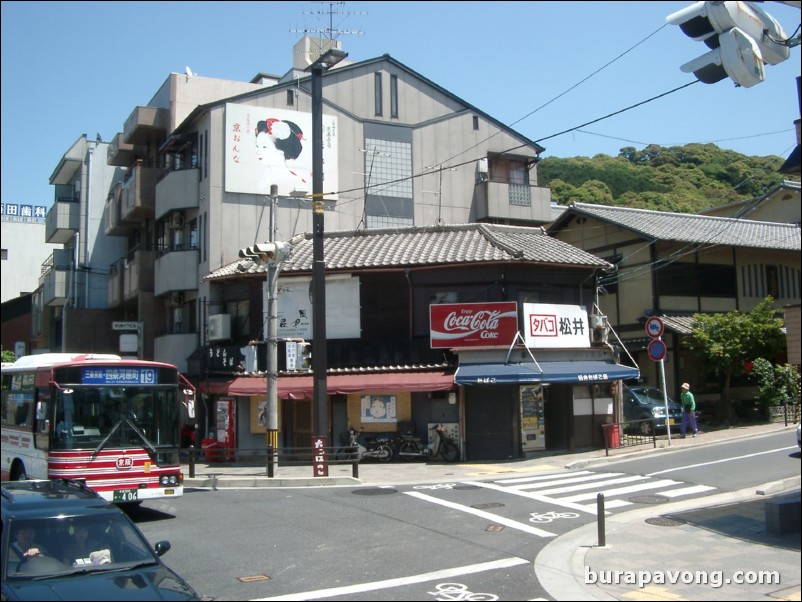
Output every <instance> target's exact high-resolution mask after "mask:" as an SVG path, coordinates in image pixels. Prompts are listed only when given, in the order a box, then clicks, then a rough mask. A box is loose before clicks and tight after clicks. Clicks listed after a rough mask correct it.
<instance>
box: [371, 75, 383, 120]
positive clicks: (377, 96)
mask: <svg viewBox="0 0 802 602" xmlns="http://www.w3.org/2000/svg"><path fill="white" fill-rule="evenodd" d="M373 98H374V101H375V104H376V115H382V74H381V72H378V73H374V74H373Z"/></svg>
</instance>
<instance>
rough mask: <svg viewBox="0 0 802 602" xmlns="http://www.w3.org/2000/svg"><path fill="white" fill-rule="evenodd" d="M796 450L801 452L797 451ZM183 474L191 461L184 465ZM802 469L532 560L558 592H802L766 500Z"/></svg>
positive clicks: (736, 434)
mask: <svg viewBox="0 0 802 602" xmlns="http://www.w3.org/2000/svg"><path fill="white" fill-rule="evenodd" d="M795 428H796V426H795V425H789V426H784V425H783V424H764V425H756V426H744V427H736V428H729V429H720V430H716V431H711V432H706V433H702V434H700V435H699V436H697V437H695V438H686V439H679V438H676V437H672V441H671V445H668V441H667V440H666V438H665V437H663V438H662V439H659V440H658V446H657V448H656V449H655V448H653V447H652V446H651V445H649V446H643V447H642V448H636V449H632V448H627V449H617V450H610V455H609V456H607V455H605V451H604V450H603V449H601V450H591V451H582V452H576V453H560V454H552V455H542V456H540V457H537V458H529V459H523V460H516V461H507V462H489V463H455V464H446V463H434V462H431V463H421V462H413V463H400V462H391V463H386V464H385V463H378V462H377V463H365V464H360V465H359V467H358V469H359V478H354V477H353V476H352V472H351V470H352V469H351V467H350V466H347V465H332V466H329V476H328V477H318V478H315V477H313V476H312V468H311V466H280V467H279V468H278V471H277V474H276V476H275V477H274V478H272V479H270V478H268V477H267V476H266V472H267V471H266V467H265V466H255V465H250V466H248V465H244V464H218V463H212V464H205V463H201V464H197V465H196V466H195V477H194V478H185V480H184V486H185V487H188V488H189V487H203V488H220V487H278V486H280V487H311V486H348V487H358V486H388V485H402V484H409V483H427V482H446V481H461V480H477V479H492V478H497V477H502V476H510V475H513V474H514V475H523V474H531V473H537V472H547V471H560V470H566V469H578V468H583V467H587V466H591V465H598V464H602V463H606V462H610V461H616V460H620V459H622V458H627V457H633V456H643V455H646V454H651V453H670V452H672V451H676V450H681V449H687V448H689V447H695V446H700V445H708V444H710V443H714V442H721V441H728V440H734V439H738V438H741V437H757V436H761V435H765V434H769V433H775V432H782V431H784V432H786V433H787V435H788V445H789V446H793V445H795V433H794V430H795ZM797 453H798V452H797ZM184 470H185V473H186V472H187V467H186V466H185V467H184ZM799 489H800V477H799V475H797V476H796V477H794V478H791V479H788V480H786V481H782V482H776V483H767V484H765V485H764V486H762V487H760V488H758V489H757V490H755V489H748V490H742V491H738V492H728V493H722V494H717V495H712V496H708V497H705V498H696V499H690V500H686V501H682V502H673V503H666V504H659V505H657V506H654V507H643V508H640V509H638V510H633V511H630V512H620V513H615V514H612V515H609V516H607V517H605V528H604V531H603V533H604V543H605V545H604V546H600V545H599V543H600V542H599V536H600V532H599V527H598V523H596V522H593V523H589V524H587V525H585V526H583V527H580V528H578V529H575V530H574V531H571V532H569V533H567V534H565V535H562V536H560V537H558V538H556V539H555V540H553V541H551V542H550V543H549V544H548V545H547V546H546V547H545V548H543V549H542V550H541V552H540V553H539V554H538V556H537V558H536V559H535V561H534V570H535V572H536V574H537V577H538V580H539V581H540V583H541V585H542V586H543V587H544V589H545V590H546V592H548V595H549V596H551V597H552V598H554V599H555V600H767V601H768V600H772V601H775V602H776V601H777V600H800V592H802V585H801V584H802V578H801V577H800V573H801V572H802V569H801V568H800V567H802V559H801V558H800V533H799V531H798V530H797V531H795V532H792V533H786V534H783V535H772V534H771V533H769V531H768V530H767V528H766V510H765V502H766V500H767V499H770V498H772V497H773V496H777V495H781V494H788V493H789V492H796V493H797V494H798V492H799Z"/></svg>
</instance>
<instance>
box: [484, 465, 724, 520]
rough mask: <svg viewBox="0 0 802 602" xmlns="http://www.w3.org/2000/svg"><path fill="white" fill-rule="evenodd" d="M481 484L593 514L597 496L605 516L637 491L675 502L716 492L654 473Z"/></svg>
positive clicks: (589, 473)
mask: <svg viewBox="0 0 802 602" xmlns="http://www.w3.org/2000/svg"><path fill="white" fill-rule="evenodd" d="M477 484H478V483H477ZM481 485H482V486H483V487H490V488H493V489H497V490H499V491H507V492H509V493H514V494H515V495H519V496H525V497H529V498H531V499H533V500H537V501H541V502H547V503H551V504H556V505H558V506H562V507H563V508H571V509H573V510H581V511H583V512H587V513H589V514H595V513H596V510H597V506H596V503H586V502H588V501H590V500H594V501H595V500H596V499H597V498H598V494H599V493H602V494H603V495H604V496H605V498H606V499H605V503H604V509H605V513H608V512H609V511H610V510H613V509H616V508H624V507H626V506H632V505H633V502H632V501H629V500H628V499H626V497H625V496H627V495H630V494H634V493H638V492H652V493H653V494H655V495H661V496H664V497H666V498H668V499H674V498H679V497H684V496H693V495H700V494H705V493H708V492H710V491H714V490H715V489H716V488H715V487H711V486H708V485H691V484H686V483H682V482H680V481H673V480H671V479H658V478H655V475H654V474H652V475H625V474H624V473H620V472H592V471H589V470H581V471H577V472H561V473H558V474H549V475H538V476H529V477H516V478H512V479H498V480H496V481H494V482H493V484H490V483H483V484H481Z"/></svg>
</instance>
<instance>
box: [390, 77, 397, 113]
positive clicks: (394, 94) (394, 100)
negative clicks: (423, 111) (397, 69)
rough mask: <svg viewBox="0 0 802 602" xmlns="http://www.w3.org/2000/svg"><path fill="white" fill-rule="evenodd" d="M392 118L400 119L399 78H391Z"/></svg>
mask: <svg viewBox="0 0 802 602" xmlns="http://www.w3.org/2000/svg"><path fill="white" fill-rule="evenodd" d="M390 117H398V76H397V75H391V76H390Z"/></svg>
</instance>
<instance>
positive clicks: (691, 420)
mask: <svg viewBox="0 0 802 602" xmlns="http://www.w3.org/2000/svg"><path fill="white" fill-rule="evenodd" d="M680 403H682V424H681V425H680V427H679V432H680V437H682V438H683V439H684V438H685V431H687V430H688V425H690V427H691V430H692V431H693V434H692V435H691V437H696V435H698V434H699V428H698V427H697V426H696V400H695V399H694V398H693V393H691V386H690V385H689V384H688V383H682V394H681V395H680Z"/></svg>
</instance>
